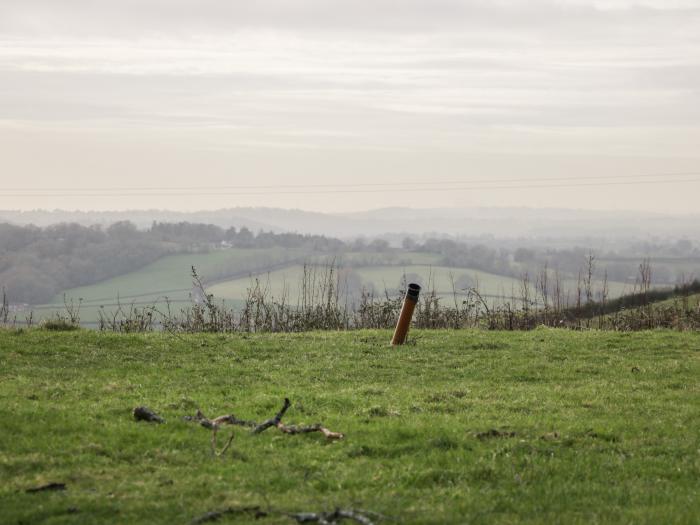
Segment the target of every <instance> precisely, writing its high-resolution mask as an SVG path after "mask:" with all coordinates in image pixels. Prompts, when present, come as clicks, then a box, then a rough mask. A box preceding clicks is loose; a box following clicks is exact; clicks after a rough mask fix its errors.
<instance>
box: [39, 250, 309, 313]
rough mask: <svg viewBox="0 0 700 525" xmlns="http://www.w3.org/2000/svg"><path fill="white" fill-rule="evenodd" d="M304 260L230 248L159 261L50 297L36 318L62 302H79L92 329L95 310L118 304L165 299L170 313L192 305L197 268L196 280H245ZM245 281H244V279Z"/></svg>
mask: <svg viewBox="0 0 700 525" xmlns="http://www.w3.org/2000/svg"><path fill="white" fill-rule="evenodd" d="M302 257H303V253H302V252H301V251H299V250H286V249H283V248H250V249H228V250H219V251H212V252H209V253H195V254H181V255H170V256H166V257H163V258H162V259H159V260H158V261H156V262H154V263H152V264H149V265H147V266H145V267H143V268H141V269H139V270H136V271H133V272H130V273H127V274H125V275H120V276H119V277H115V278H113V279H108V280H106V281H102V282H100V283H97V284H93V285H90V286H81V287H79V288H71V289H70V290H65V291H63V292H61V293H60V294H58V295H56V297H54V299H53V301H52V302H51V304H46V305H39V306H37V307H34V311H35V313H37V314H38V315H39V316H42V317H46V316H50V315H51V314H52V313H53V312H56V311H57V310H58V311H60V310H61V309H62V307H63V297H64V294H65V297H66V299H67V300H68V301H70V300H71V299H72V300H74V301H75V302H77V301H78V300H79V299H82V306H81V310H80V314H81V315H80V317H81V320H82V322H83V323H84V324H87V325H90V324H93V323H94V322H95V321H96V320H97V317H98V311H99V309H100V307H101V306H104V309H105V311H114V310H116V308H117V304H116V303H117V299H118V300H119V302H121V304H122V305H124V306H125V307H126V308H128V307H129V305H130V304H131V303H134V304H136V305H137V306H140V305H151V304H155V305H157V306H158V307H159V308H164V307H165V302H164V299H165V297H167V298H168V299H169V300H170V301H171V302H172V306H173V307H174V308H177V309H179V308H180V307H181V306H183V305H186V304H190V303H191V299H190V294H191V292H192V290H193V286H192V277H191V273H192V272H191V268H192V266H195V267H196V268H197V272H198V273H199V275H200V276H201V277H202V278H204V279H206V278H211V277H212V276H218V275H222V274H224V275H232V274H237V275H241V276H244V275H246V276H247V275H248V274H249V273H251V272H256V271H258V270H259V269H260V268H267V267H276V266H277V265H280V264H285V261H286V262H289V263H292V262H293V261H296V260H298V259H300V258H302ZM246 279H248V277H246Z"/></svg>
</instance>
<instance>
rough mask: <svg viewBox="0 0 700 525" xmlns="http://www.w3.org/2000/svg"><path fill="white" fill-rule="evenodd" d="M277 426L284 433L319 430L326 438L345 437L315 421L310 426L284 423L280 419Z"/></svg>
mask: <svg viewBox="0 0 700 525" xmlns="http://www.w3.org/2000/svg"><path fill="white" fill-rule="evenodd" d="M277 428H279V429H280V430H281V431H282V432H284V433H285V434H306V433H308V432H321V433H322V434H323V435H324V436H326V437H327V438H328V439H343V437H345V436H344V435H343V434H342V433H341V432H333V431H332V430H328V429H327V428H326V427H324V426H323V425H321V423H316V424H315V425H310V426H306V427H303V426H299V425H285V424H284V423H282V422H281V421H280V422H279V423H278V424H277Z"/></svg>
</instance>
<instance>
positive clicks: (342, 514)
mask: <svg viewBox="0 0 700 525" xmlns="http://www.w3.org/2000/svg"><path fill="white" fill-rule="evenodd" d="M365 514H367V512H365V511H357V510H353V509H335V510H334V511H333V512H300V513H298V514H290V515H289V517H290V518H292V519H295V520H296V522H297V523H320V524H322V525H331V524H335V523H338V522H339V521H341V520H345V519H348V520H353V521H356V522H357V523H360V524H361V525H374V522H373V521H372V520H371V519H370V518H368V517H367V516H366V515H365Z"/></svg>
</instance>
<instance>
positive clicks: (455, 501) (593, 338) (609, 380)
mask: <svg viewBox="0 0 700 525" xmlns="http://www.w3.org/2000/svg"><path fill="white" fill-rule="evenodd" d="M389 337H390V333H388V332H384V331H359V332H345V333H336V332H316V333H305V334H297V335H285V334H279V335H250V334H242V335H226V336H223V335H188V336H178V337H174V336H171V335H168V334H163V333H153V334H147V335H133V336H131V335H117V334H108V333H99V332H94V331H82V330H79V331H73V332H59V333H56V332H49V331H46V330H29V331H26V330H25V331H13V330H2V331H0V400H1V402H0V412H1V413H0V444H1V446H0V480H1V481H2V483H0V509H2V512H1V514H0V522H2V523H13V524H14V523H46V524H60V523H71V524H73V523H86V524H87V523H90V524H92V523H167V524H173V523H182V524H187V523H190V522H191V521H192V520H193V519H194V518H196V517H198V516H201V515H203V514H204V513H206V512H208V511H212V510H217V509H226V508H228V507H239V506H251V505H253V506H256V505H257V506H260V507H261V508H262V509H263V510H265V511H266V512H268V513H269V515H268V516H267V517H264V518H261V519H259V520H254V519H253V517H252V515H245V514H231V515H228V516H224V517H222V518H221V520H219V521H218V522H217V523H247V522H253V521H255V522H256V523H261V524H266V523H280V524H283V523H293V521H292V520H291V519H290V518H289V517H288V516H287V515H286V514H285V513H290V512H312V511H313V512H315V511H321V510H332V509H334V508H335V507H336V506H339V507H352V508H357V509H369V510H372V511H375V512H378V513H381V514H382V515H384V516H386V517H387V519H386V520H377V521H378V522H381V523H433V524H442V523H484V524H486V523H489V524H490V523H497V524H512V523H567V524H570V523H573V524H579V523H580V524H584V523H585V524H588V523H635V524H636V523H648V524H657V523H665V524H666V523H670V524H674V523H675V524H693V523H697V522H698V517H699V516H700V498H698V492H697V489H698V481H699V480H700V426H699V425H698V421H700V384H699V383H698V377H700V359H699V358H700V333H698V332H688V333H678V332H669V331H655V332H640V333H610V332H607V333H606V332H573V331H561V330H550V329H539V330H535V331H532V332H516V333H501V332H488V331H448V330H445V331H414V332H412V335H411V338H410V344H408V345H406V346H404V347H401V348H392V347H390V346H389V345H388V344H387V342H388V340H389ZM285 396H287V397H289V398H290V399H291V401H292V407H291V408H290V410H289V411H288V413H287V414H286V416H285V421H286V422H287V423H301V422H305V423H314V422H322V423H324V424H325V425H326V426H327V427H329V428H330V429H332V430H336V431H341V432H344V433H345V435H346V436H345V439H343V440H342V441H333V442H329V441H326V440H325V438H323V437H322V436H320V435H319V434H317V433H314V434H304V435H285V434H282V433H280V432H279V431H277V430H276V429H270V430H268V431H266V432H264V433H262V434H259V435H252V434H250V433H249V432H248V431H246V430H244V429H242V428H240V427H235V431H234V432H235V439H234V441H233V444H232V446H231V448H230V449H229V450H228V452H227V453H226V454H224V455H223V456H222V457H218V458H217V457H214V456H213V455H212V453H211V450H210V445H209V439H210V433H209V431H208V430H206V429H204V428H202V427H199V426H197V425H195V424H193V423H188V422H185V421H183V420H182V416H184V415H191V414H193V413H194V412H195V411H196V409H197V408H201V409H202V410H203V411H204V412H205V413H206V414H207V415H209V416H216V415H220V414H228V413H232V412H233V413H235V414H236V415H237V416H238V417H242V418H252V419H256V420H257V421H260V420H263V419H265V418H268V417H271V416H272V415H274V414H275V412H277V410H278V409H279V407H280V405H281V401H282V399H283V398H284V397H285ZM144 404H145V405H148V406H149V407H151V408H153V409H154V410H156V411H157V412H159V413H160V414H161V415H163V416H164V417H165V418H166V420H167V423H165V424H163V425H156V424H148V423H136V422H135V421H133V419H132V417H131V409H132V408H133V407H135V406H137V405H144ZM229 432H230V430H228V429H225V430H223V431H222V434H223V436H222V437H224V436H228V435H229ZM49 482H57V483H65V484H66V488H67V490H65V491H55V492H52V491H48V492H37V493H27V492H26V490H27V489H29V488H34V487H37V486H40V485H42V484H45V483H49Z"/></svg>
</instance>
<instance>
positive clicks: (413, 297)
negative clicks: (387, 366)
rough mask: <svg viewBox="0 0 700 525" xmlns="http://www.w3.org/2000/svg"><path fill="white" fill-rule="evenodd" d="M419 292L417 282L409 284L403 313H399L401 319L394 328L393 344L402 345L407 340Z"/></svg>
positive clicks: (402, 309) (402, 308)
mask: <svg viewBox="0 0 700 525" xmlns="http://www.w3.org/2000/svg"><path fill="white" fill-rule="evenodd" d="M419 293H420V285H417V284H415V283H411V284H409V285H408V290H406V297H404V300H403V306H402V307H401V313H400V314H399V320H398V322H397V323H396V330H394V337H392V338H391V344H392V345H402V344H404V342H405V341H406V334H408V328H409V326H410V325H411V319H412V318H413V310H415V308H416V303H417V302H418V294H419Z"/></svg>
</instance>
